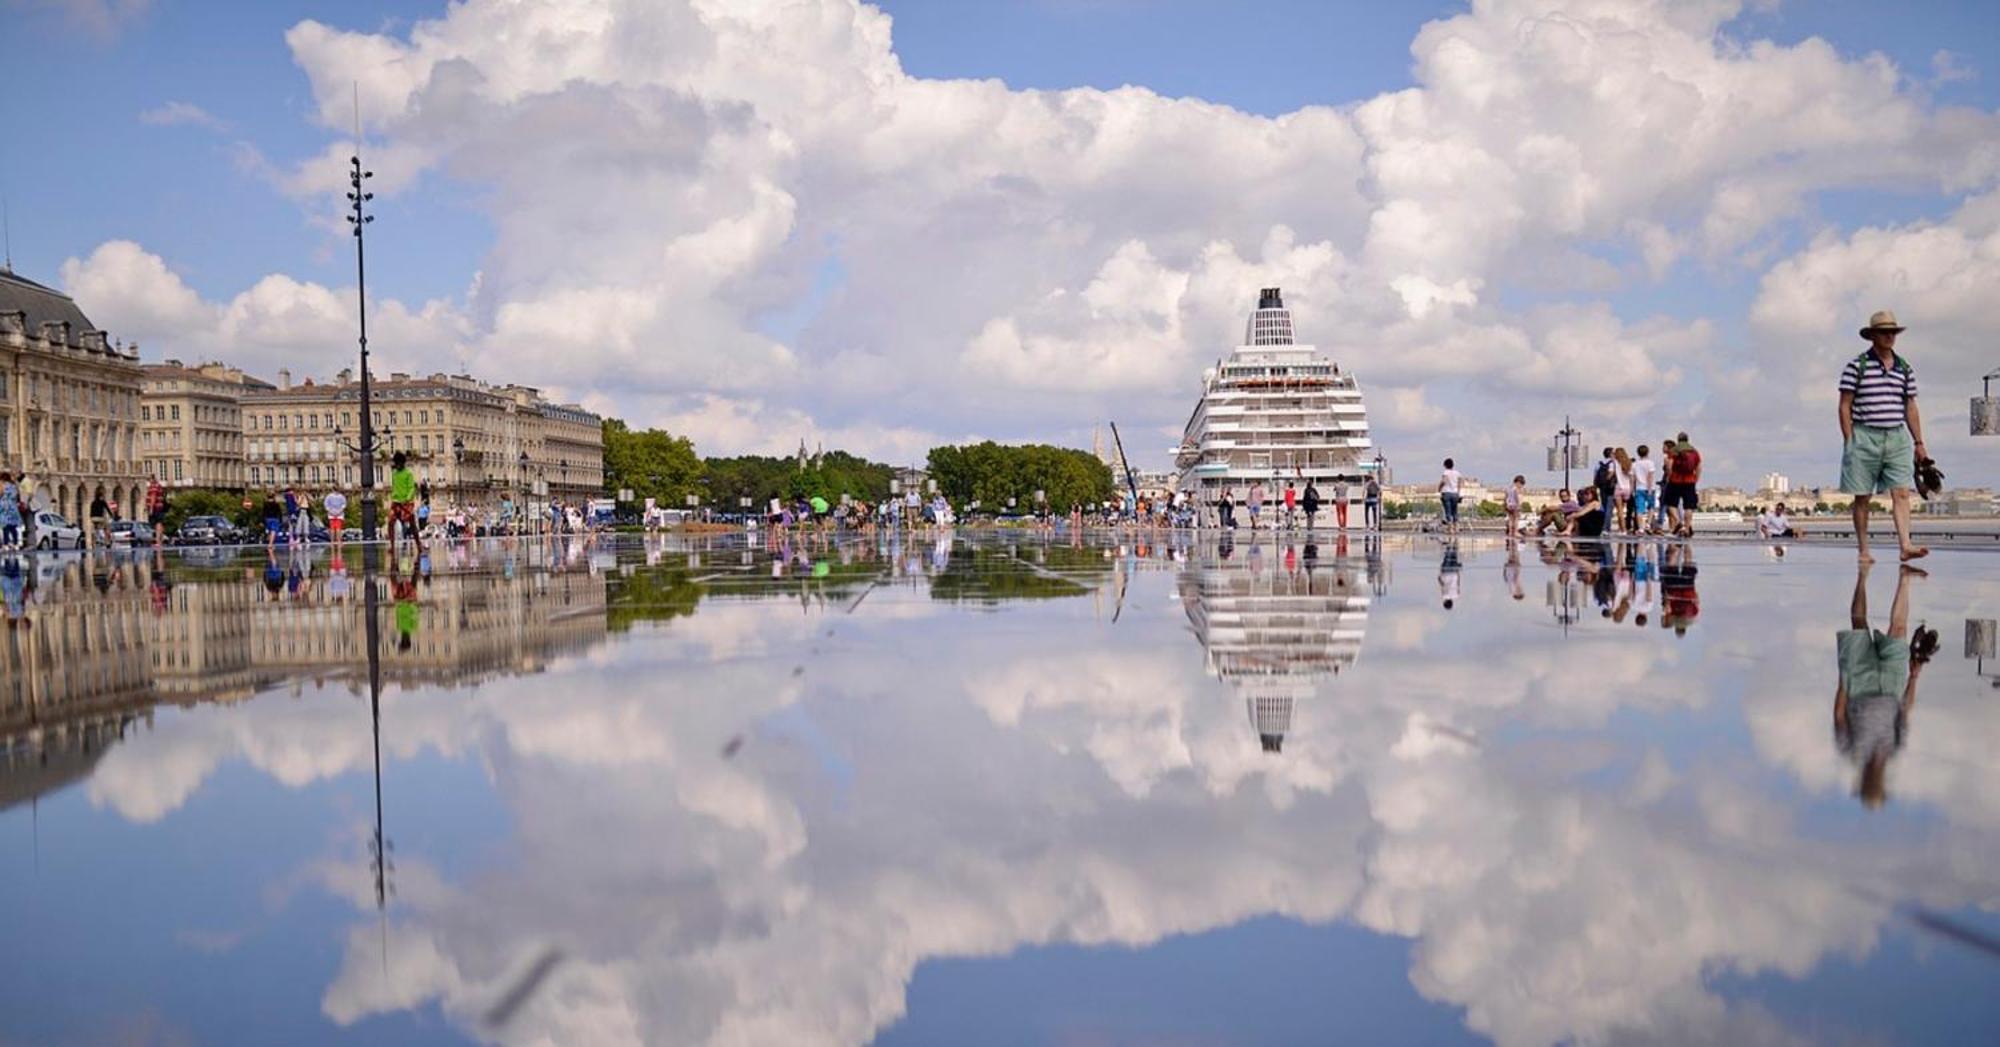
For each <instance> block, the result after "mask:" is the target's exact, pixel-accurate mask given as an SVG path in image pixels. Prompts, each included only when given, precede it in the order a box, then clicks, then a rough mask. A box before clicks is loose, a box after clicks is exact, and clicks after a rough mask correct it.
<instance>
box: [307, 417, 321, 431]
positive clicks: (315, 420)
mask: <svg viewBox="0 0 2000 1047" xmlns="http://www.w3.org/2000/svg"><path fill="white" fill-rule="evenodd" d="M306 428H308V429H318V428H319V415H316V414H309V415H306Z"/></svg>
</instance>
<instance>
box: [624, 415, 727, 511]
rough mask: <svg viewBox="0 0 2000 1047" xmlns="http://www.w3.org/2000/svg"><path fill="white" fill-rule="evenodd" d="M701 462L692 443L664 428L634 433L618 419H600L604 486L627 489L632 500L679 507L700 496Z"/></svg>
mask: <svg viewBox="0 0 2000 1047" xmlns="http://www.w3.org/2000/svg"><path fill="white" fill-rule="evenodd" d="M702 472H703V466H702V460H701V458H700V456H698V455H696V454H695V453H694V442H693V441H691V440H689V439H688V438H687V437H685V436H675V435H673V434H672V433H669V432H667V431H666V430H664V429H644V430H638V431H634V430H632V429H631V428H630V427H628V426H627V425H626V424H625V423H624V422H623V421H622V420H620V419H617V418H607V419H605V420H604V486H605V489H606V490H607V491H610V492H613V493H615V492H617V491H618V490H619V489H621V488H627V487H629V488H631V489H632V496H633V499H634V500H635V501H644V500H645V499H647V498H655V499H658V500H659V502H660V504H662V505H680V504H682V503H684V502H685V501H686V500H687V496H688V495H690V494H699V493H701V490H702V488H701V479H702Z"/></svg>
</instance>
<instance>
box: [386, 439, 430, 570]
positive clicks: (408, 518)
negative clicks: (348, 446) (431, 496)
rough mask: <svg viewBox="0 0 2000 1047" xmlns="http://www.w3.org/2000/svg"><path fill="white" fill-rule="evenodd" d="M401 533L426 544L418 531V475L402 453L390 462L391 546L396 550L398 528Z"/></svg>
mask: <svg viewBox="0 0 2000 1047" xmlns="http://www.w3.org/2000/svg"><path fill="white" fill-rule="evenodd" d="M399 525H400V527H401V532H402V534H404V535H407V536H409V537H411V538H414V539H416V543H417V547H418V548H420V549H421V548H422V547H423V544H424V536H423V532H421V531H418V530H417V474H415V473H413V472H411V471H410V458H409V456H408V455H406V454H404V453H403V452H401V451H397V452H396V454H395V457H393V458H391V459H390V460H389V546H390V548H392V549H393V548H395V545H396V537H397V531H398V526H399Z"/></svg>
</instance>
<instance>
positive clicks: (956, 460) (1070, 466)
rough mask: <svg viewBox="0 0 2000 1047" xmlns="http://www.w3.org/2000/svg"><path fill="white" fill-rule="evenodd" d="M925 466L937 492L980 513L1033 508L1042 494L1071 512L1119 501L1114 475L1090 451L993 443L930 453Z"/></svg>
mask: <svg viewBox="0 0 2000 1047" xmlns="http://www.w3.org/2000/svg"><path fill="white" fill-rule="evenodd" d="M926 462H927V465H928V467H929V469H930V474H931V478H932V479H934V480H936V481H937V485H938V490H939V492H941V493H942V494H943V495H944V496H945V497H946V498H948V499H950V500H951V502H952V503H953V504H955V505H960V506H964V505H968V504H970V503H972V502H974V501H977V502H978V503H979V504H980V508H982V509H986V510H991V511H995V512H999V511H1004V510H1005V509H1006V507H1007V500H1008V499H1009V498H1012V499H1013V500H1014V505H1015V508H1016V509H1017V510H1019V511H1023V512H1025V511H1028V510H1031V509H1033V508H1034V507H1035V492H1036V491H1041V492H1043V494H1044V496H1045V497H1046V498H1047V503H1046V504H1047V505H1048V507H1049V508H1050V509H1051V510H1053V511H1055V512H1058V513H1066V512H1069V510H1070V508H1071V507H1072V506H1074V505H1077V504H1079V503H1082V504H1086V505H1094V504H1097V503H1100V502H1104V501H1108V500H1110V499H1112V498H1114V497H1116V492H1117V488H1116V485H1115V484H1114V483H1113V480H1112V476H1111V470H1110V468H1109V467H1107V466H1106V465H1105V464H1104V463H1103V462H1101V461H1098V460H1097V457H1096V456H1095V455H1092V454H1090V453H1089V452H1087V451H1078V450H1072V449H1070V448H1066V447H1051V446H1049V445H1047V444H1023V445H1011V444H998V443H994V442H993V441H991V440H987V441H984V442H982V443H976V444H967V445H964V446H950V445H947V446H943V447H933V448H931V451H930V455H929V456H928V458H927V460H926Z"/></svg>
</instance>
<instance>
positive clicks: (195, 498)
mask: <svg viewBox="0 0 2000 1047" xmlns="http://www.w3.org/2000/svg"><path fill="white" fill-rule="evenodd" d="M262 497H263V496H262V495H255V496H252V497H251V503H252V504H251V507H250V508H248V509H245V508H243V498H244V496H243V495H240V494H237V493H235V492H233V491H212V490H209V489H207V488H200V487H197V488H194V489H192V490H181V491H173V492H170V493H169V494H168V495H167V519H166V522H165V524H164V526H165V527H166V529H167V533H168V534H174V533H176V532H178V531H179V530H180V529H181V524H183V523H185V522H187V518H188V517H190V516H221V517H224V518H226V519H228V520H229V522H230V523H233V524H235V525H236V526H238V527H248V526H250V525H251V524H258V525H260V526H261V521H260V520H259V519H258V513H257V509H258V505H259V504H260V502H261V500H262Z"/></svg>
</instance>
